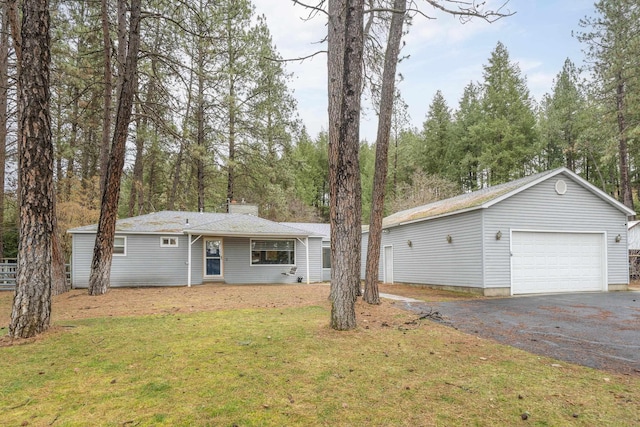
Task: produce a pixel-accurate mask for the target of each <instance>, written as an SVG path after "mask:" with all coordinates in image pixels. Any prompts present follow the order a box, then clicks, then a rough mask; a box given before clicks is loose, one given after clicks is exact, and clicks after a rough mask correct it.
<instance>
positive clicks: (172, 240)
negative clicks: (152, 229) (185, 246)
mask: <svg viewBox="0 0 640 427" xmlns="http://www.w3.org/2000/svg"><path fill="white" fill-rule="evenodd" d="M160 247H161V248H177V247H178V238H177V237H165V236H162V237H160Z"/></svg>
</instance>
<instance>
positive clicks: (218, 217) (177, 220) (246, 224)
mask: <svg viewBox="0 0 640 427" xmlns="http://www.w3.org/2000/svg"><path fill="white" fill-rule="evenodd" d="M187 221H188V222H187ZM97 228H98V225H97V224H92V225H87V226H84V227H77V228H73V229H71V230H69V233H72V234H73V233H95V232H96V230H97ZM116 232H117V233H168V234H169V233H177V234H183V233H187V232H191V233H192V234H205V235H213V234H215V235H218V236H271V237H276V236H282V237H284V236H287V237H305V236H308V235H309V232H306V231H304V230H300V229H297V228H293V227H288V226H286V225H282V224H279V223H277V222H273V221H269V220H267V219H264V218H259V217H257V216H253V215H245V214H226V213H198V212H180V211H162V212H155V213H150V214H147V215H140V216H135V217H131V218H124V219H119V220H118V221H117V222H116Z"/></svg>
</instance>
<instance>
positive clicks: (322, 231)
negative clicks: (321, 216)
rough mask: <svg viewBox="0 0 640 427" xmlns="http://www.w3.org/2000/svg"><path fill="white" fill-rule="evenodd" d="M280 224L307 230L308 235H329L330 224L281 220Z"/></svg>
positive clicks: (326, 236) (327, 237)
mask: <svg viewBox="0 0 640 427" xmlns="http://www.w3.org/2000/svg"><path fill="white" fill-rule="evenodd" d="M280 224H282V225H286V226H287V227H293V228H298V229H300V230H304V231H307V232H309V233H310V234H309V235H310V236H315V237H324V238H326V239H329V237H330V236H331V224H324V223H315V222H281V223H280Z"/></svg>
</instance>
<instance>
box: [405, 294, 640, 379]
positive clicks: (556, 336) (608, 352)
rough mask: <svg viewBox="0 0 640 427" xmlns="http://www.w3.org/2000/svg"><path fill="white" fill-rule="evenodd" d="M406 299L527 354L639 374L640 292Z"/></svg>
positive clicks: (443, 319) (412, 305) (411, 305)
mask: <svg viewBox="0 0 640 427" xmlns="http://www.w3.org/2000/svg"><path fill="white" fill-rule="evenodd" d="M406 304H407V308H408V309H410V310H412V311H414V312H416V313H419V314H427V313H431V314H432V315H431V316H428V317H427V318H430V319H432V320H436V321H439V322H441V323H445V324H448V325H450V326H452V327H454V328H456V329H459V330H462V331H465V332H468V333H473V334H477V335H479V336H481V337H484V338H490V339H494V340H496V341H498V342H501V343H505V344H508V345H511V346H514V347H517V348H520V349H523V350H526V351H529V352H532V353H536V354H540V355H543V356H550V357H553V358H556V359H559V360H564V361H568V362H572V363H577V364H580V365H584V366H590V367H593V368H597V369H605V370H611V371H615V372H620V373H628V374H633V375H640V292H632V291H629V292H603V293H579V294H561V295H536V296H519V297H510V298H490V299H478V300H466V301H455V302H440V303H422V302H420V303H418V302H407V303H406ZM436 312H437V313H436ZM440 317H441V318H440Z"/></svg>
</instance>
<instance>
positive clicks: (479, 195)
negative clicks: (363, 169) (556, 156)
mask: <svg viewBox="0 0 640 427" xmlns="http://www.w3.org/2000/svg"><path fill="white" fill-rule="evenodd" d="M561 173H562V174H564V175H565V176H566V177H567V178H570V179H572V180H574V181H575V182H577V183H578V184H580V185H582V186H583V187H585V188H587V189H588V190H589V191H591V192H593V193H594V194H596V195H597V196H598V197H601V198H603V199H605V200H607V201H608V202H609V203H611V204H613V205H615V206H616V207H617V208H618V209H620V210H623V211H627V213H628V214H631V213H629V212H630V210H629V209H627V208H626V207H624V206H623V205H622V204H620V203H619V202H617V201H616V200H614V199H613V198H611V197H609V196H608V195H607V194H605V193H604V192H602V191H601V190H599V189H598V188H596V187H594V186H593V185H591V184H589V183H588V182H587V181H585V180H583V179H582V178H580V177H579V176H578V175H576V174H575V173H574V172H571V171H570V170H568V169H566V168H558V169H553V170H549V171H546V172H541V173H537V174H534V175H530V176H527V177H524V178H520V179H517V180H515V181H511V182H507V183H504V184H500V185H495V186H492V187H487V188H483V189H481V190H478V191H474V192H471V193H466V194H461V195H459V196H456V197H452V198H450V199H446V200H440V201H437V202H433V203H429V204H427V205H423V206H418V207H415V208H412V209H407V210H404V211H400V212H397V213H395V214H393V215H389V216H388V217H386V218H384V219H383V221H382V227H383V228H386V227H393V226H395V225H399V224H402V223H407V222H413V221H420V220H426V219H429V218H436V217H440V216H446V215H452V214H455V213H460V212H465V211H469V210H474V209H482V208H487V207H489V206H491V205H492V204H494V203H497V202H498V201H500V200H502V199H503V198H506V197H510V196H512V195H513V194H516V193H518V192H520V191H522V190H524V189H525V188H528V187H529V186H531V185H534V184H536V183H537V182H540V181H544V180H546V179H548V178H550V177H553V176H556V175H558V174H561ZM363 231H364V232H366V231H368V226H365V227H364V228H363Z"/></svg>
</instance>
